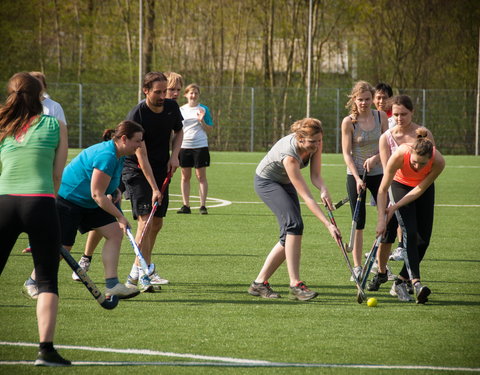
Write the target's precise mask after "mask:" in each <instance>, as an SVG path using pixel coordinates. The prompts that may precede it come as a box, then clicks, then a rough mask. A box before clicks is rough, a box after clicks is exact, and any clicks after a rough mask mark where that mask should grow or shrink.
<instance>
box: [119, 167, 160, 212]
mask: <svg viewBox="0 0 480 375" xmlns="http://www.w3.org/2000/svg"><path fill="white" fill-rule="evenodd" d="M153 174H154V177H155V181H156V182H157V185H158V188H159V189H161V187H162V185H163V181H164V180H165V178H166V177H167V173H166V172H158V171H155V170H154V171H153ZM122 180H123V183H124V184H125V188H126V195H127V196H128V198H129V199H130V202H131V204H132V213H133V218H134V219H135V220H137V219H138V217H139V216H144V215H150V212H151V211H152V188H151V187H150V184H149V183H148V181H147V179H146V178H145V176H144V174H143V173H142V172H141V171H140V170H137V169H132V168H128V167H126V168H124V169H123V173H122ZM167 209H168V185H167V188H166V189H165V192H164V194H163V198H162V203H161V204H160V207H158V208H157V210H156V211H155V215H154V216H155V217H165V216H166V214H167Z"/></svg>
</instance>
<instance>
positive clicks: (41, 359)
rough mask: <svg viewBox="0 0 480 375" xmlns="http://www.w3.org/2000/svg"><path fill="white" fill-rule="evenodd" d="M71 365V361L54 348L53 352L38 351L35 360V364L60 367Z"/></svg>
mask: <svg viewBox="0 0 480 375" xmlns="http://www.w3.org/2000/svg"><path fill="white" fill-rule="evenodd" d="M71 365H72V362H70V361H69V360H68V359H65V358H63V357H62V356H61V355H60V354H58V352H57V351H56V350H55V349H54V350H53V352H38V357H37V359H36V360H35V366H49V367H60V366H71Z"/></svg>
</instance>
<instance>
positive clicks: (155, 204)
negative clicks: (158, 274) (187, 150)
mask: <svg viewBox="0 0 480 375" xmlns="http://www.w3.org/2000/svg"><path fill="white" fill-rule="evenodd" d="M171 179H172V172H171V171H169V172H168V173H167V177H165V180H164V181H163V184H162V187H161V189H160V193H162V195H163V194H164V193H165V190H166V189H167V186H168V184H169V183H170V180H171ZM157 208H158V202H155V203H154V204H153V207H152V211H151V212H150V215H149V216H148V219H147V222H146V223H145V226H144V227H143V231H142V234H141V236H140V241H138V247H139V248H140V246H141V245H142V241H143V236H145V233H146V232H147V230H148V226H149V225H150V222H151V220H152V218H153V215H155V212H156V211H157Z"/></svg>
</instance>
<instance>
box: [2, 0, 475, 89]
mask: <svg viewBox="0 0 480 375" xmlns="http://www.w3.org/2000/svg"><path fill="white" fill-rule="evenodd" d="M140 1H142V5H143V25H144V27H143V30H144V35H143V41H144V45H143V51H144V67H143V71H150V70H159V71H170V70H173V71H178V72H180V73H182V74H183V75H184V76H185V78H186V80H187V81H188V82H192V81H196V82H199V83H200V84H201V85H204V86H216V87H219V86H229V87H242V86H262V87H272V88H273V87H284V88H288V87H296V88H298V87H303V86H305V82H306V79H307V47H308V43H307V41H308V14H309V1H308V0H262V1H258V0H188V1H187V0H162V1H156V0H104V1H95V0H63V1H59V0H3V1H2V2H1V4H0V20H1V22H0V29H1V30H0V40H1V43H0V52H1V56H2V59H1V60H0V67H1V69H0V74H1V76H2V77H1V80H3V81H5V80H7V79H8V78H9V76H11V74H13V73H14V72H16V71H20V70H42V71H44V72H45V73H46V75H47V78H48V79H49V81H56V82H82V83H122V84H123V83H136V82H137V80H138V60H139V59H138V51H139V45H138V44H139V4H140ZM479 25H480V6H479V4H478V1H477V0H455V1H451V0H365V1H356V0H335V1H333V0H313V26H312V53H313V64H312V74H311V77H312V87H313V88H319V87H349V86H350V85H351V84H352V82H353V81H355V80H357V79H364V80H367V81H370V82H372V83H373V84H375V83H376V82H378V81H386V82H388V83H390V84H391V85H392V86H394V87H399V88H421V89H433V88H435V89H438V88H455V89H474V88H475V87H476V72H477V55H478V33H479ZM332 60H337V63H336V66H335V67H334V68H333V69H332V67H330V68H329V67H328V65H329V62H330V63H331V61H332Z"/></svg>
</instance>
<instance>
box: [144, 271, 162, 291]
mask: <svg viewBox="0 0 480 375" xmlns="http://www.w3.org/2000/svg"><path fill="white" fill-rule="evenodd" d="M155 286H157V288H156V289H157V290H160V289H162V287H161V286H160V285H155ZM155 286H154V285H153V283H152V279H150V276H149V277H145V275H143V276H141V277H140V292H142V293H155Z"/></svg>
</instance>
